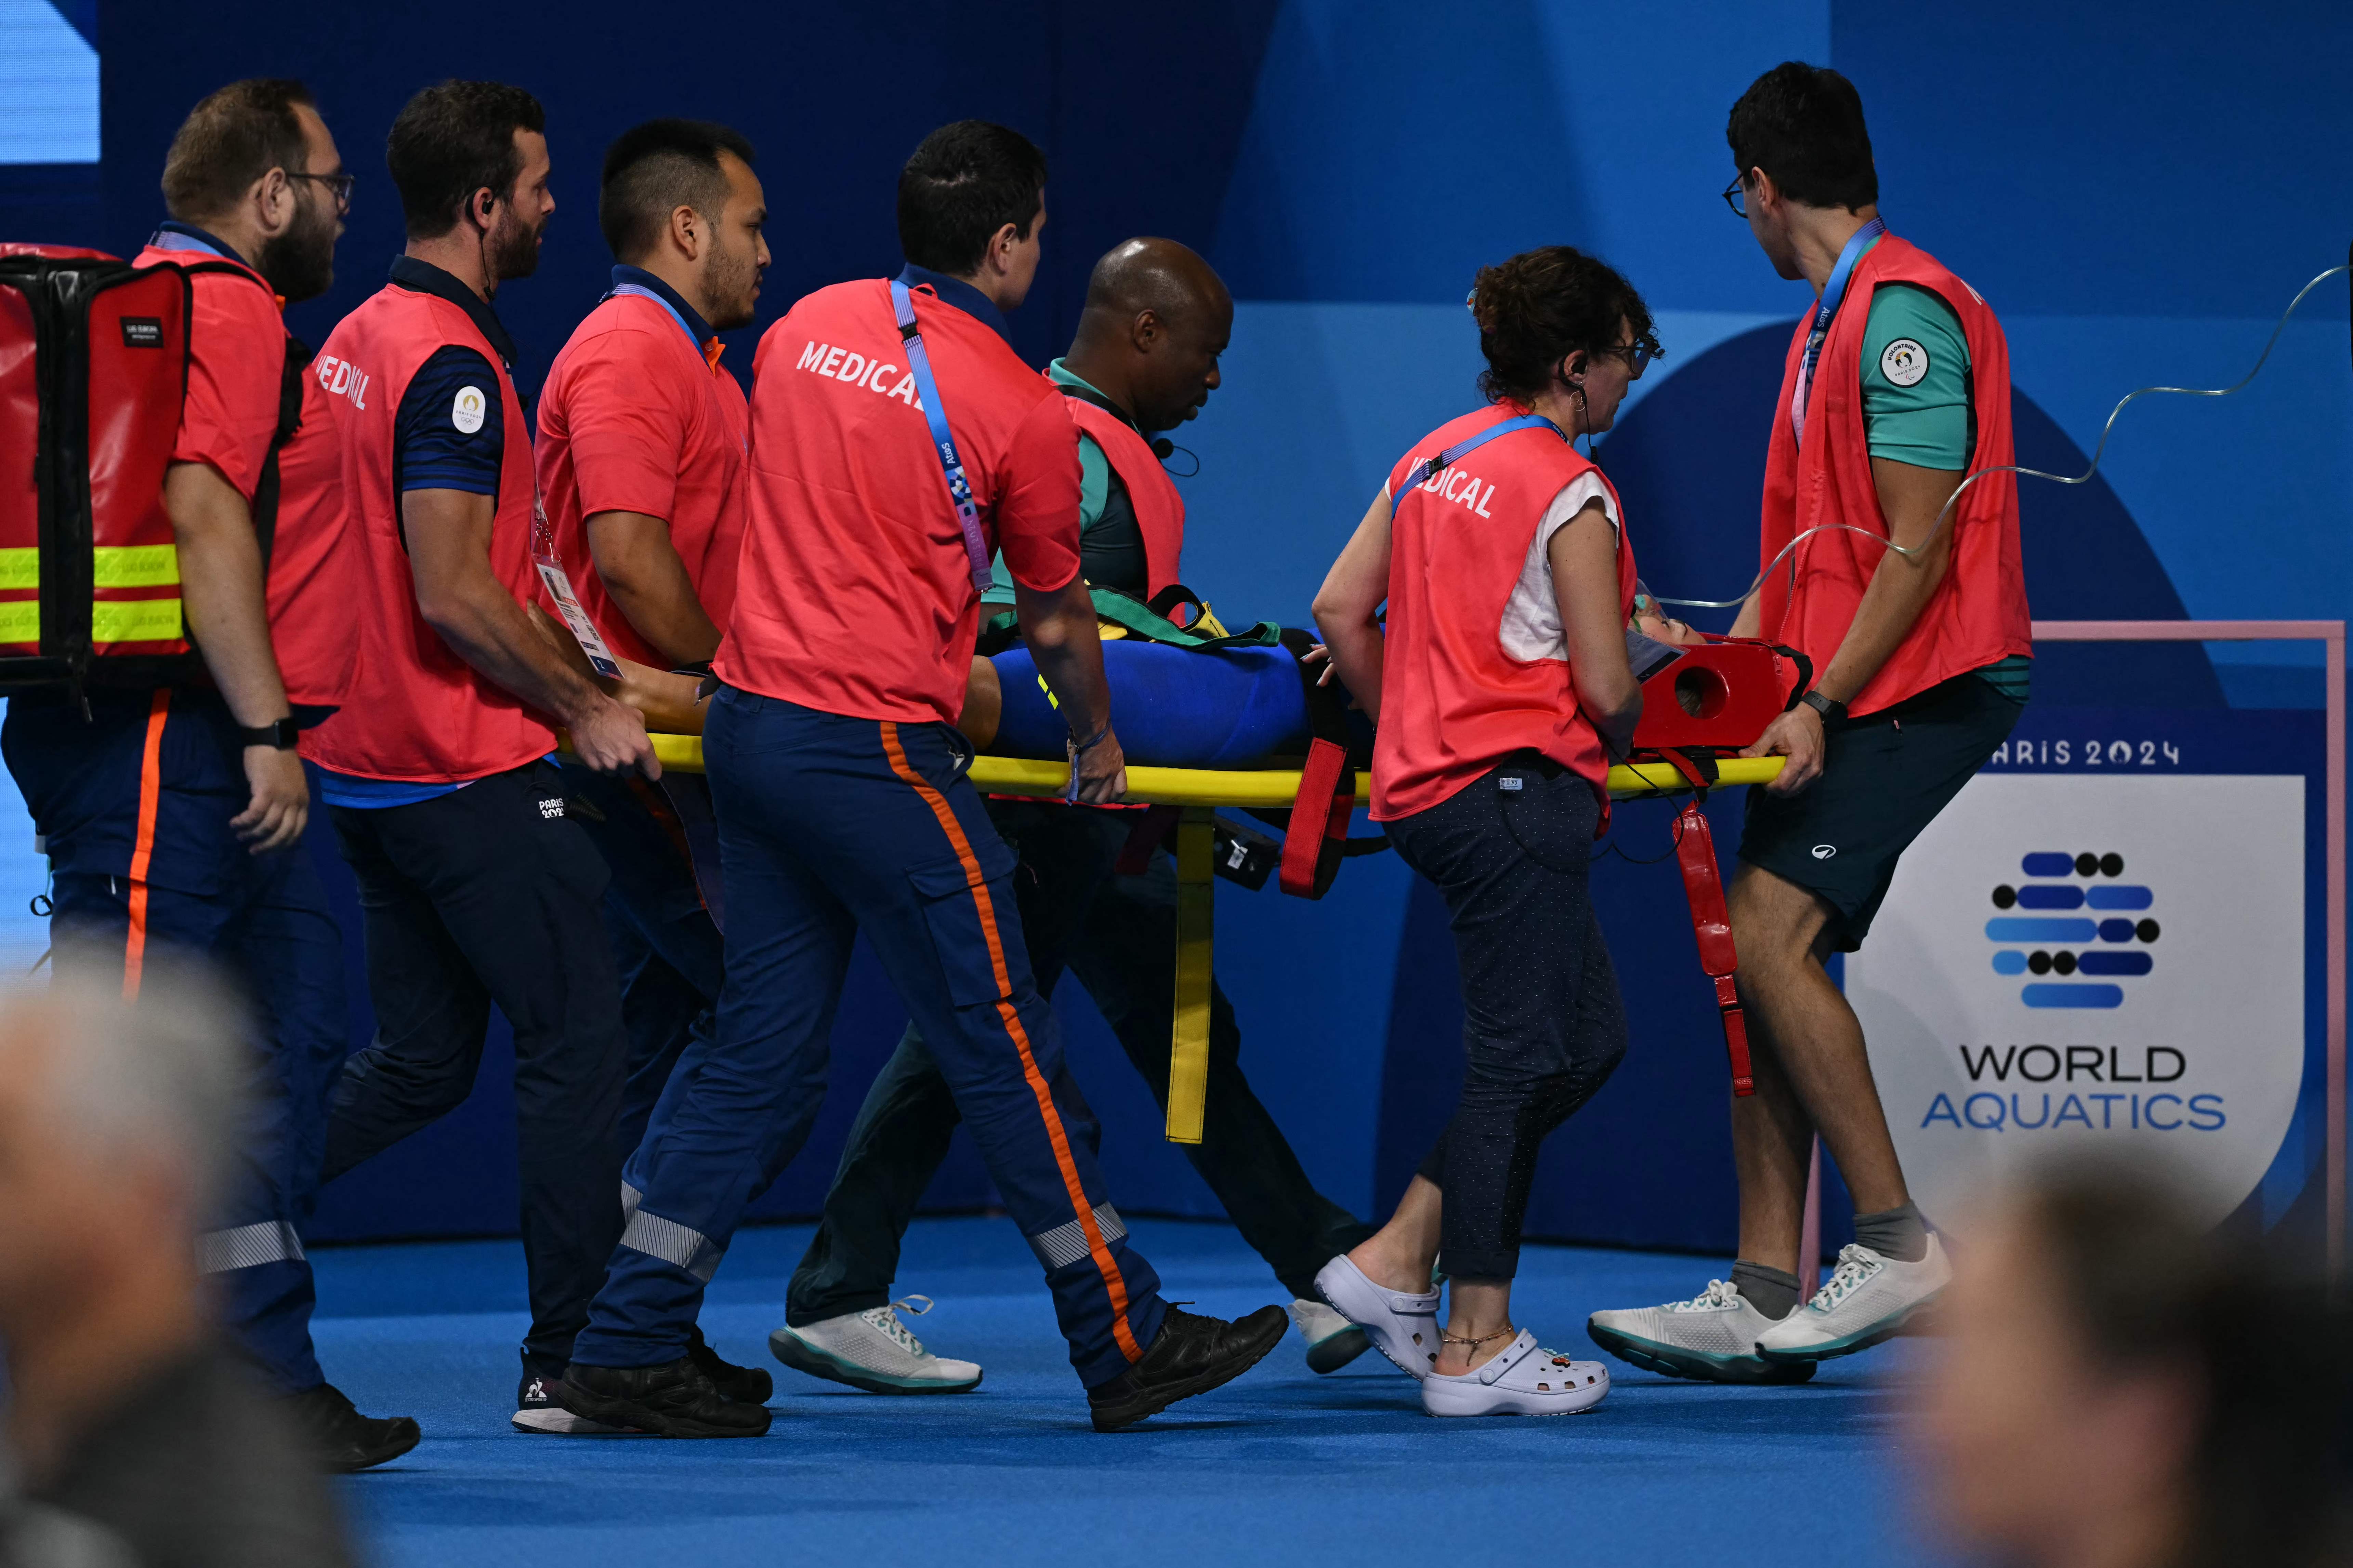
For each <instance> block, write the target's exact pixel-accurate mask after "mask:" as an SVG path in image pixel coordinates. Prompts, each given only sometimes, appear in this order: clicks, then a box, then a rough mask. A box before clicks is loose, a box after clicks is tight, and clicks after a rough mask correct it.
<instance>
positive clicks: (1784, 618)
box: [1758, 234, 2034, 714]
mask: <svg viewBox="0 0 2353 1568" xmlns="http://www.w3.org/2000/svg"><path fill="white" fill-rule="evenodd" d="M1883 283H1910V284H1914V285H1915V286H1917V287H1919V288H1922V289H1927V290H1928V291H1929V292H1930V293H1932V294H1934V295H1936V297H1937V298H1938V299H1940V300H1944V302H1945V303H1946V304H1947V305H1948V306H1950V307H1951V308H1952V311H1953V314H1954V315H1956V316H1957V317H1959V318H1960V322H1961V332H1962V335H1963V336H1964V337H1966V338H1967V339H1968V345H1969V379H1970V393H1969V396H1970V406H1971V407H1972V408H1973V409H1974V410H1975V412H1976V415H1977V447H1976V449H1975V450H1974V451H1972V452H1971V453H1970V454H1969V470H1970V471H1971V472H1972V473H1974V472H1976V471H1978V470H1979V469H1982V468H2001V467H2005V466H2007V465H2009V464H2010V463H2014V462H2016V461H2017V458H2016V457H2015V455H2014V454H2013V451H2012V448H2011V446H2010V345H2009V342H2007V341H2006V340H2005V339H2004V338H2003V336H2002V332H2001V323H2000V321H1996V320H1994V314H1993V310H1992V309H1991V308H1990V307H1989V306H1988V305H1987V304H1986V302H1985V301H1984V300H1982V299H1980V298H1978V292H1977V290H1976V289H1972V288H1970V287H1969V286H1968V284H1966V283H1964V282H1962V281H1961V280H1960V279H1957V278H1956V277H1954V276H1953V275H1952V274H1951V273H1949V272H1947V271H1946V270H1945V268H1943V267H1941V266H1939V265H1938V264H1937V262H1936V258H1934V257H1932V256H1930V255H1929V254H1928V253H1927V252H1926V251H1924V250H1922V249H1920V248H1919V247H1917V246H1915V245H1912V244H1910V243H1909V242H1907V241H1905V240H1902V239H1898V238H1897V237H1895V236H1894V235H1892V234H1891V235H1889V236H1888V237H1886V238H1884V239H1883V240H1881V241H1880V242H1879V243H1878V244H1877V245H1875V246H1873V247H1872V248H1871V249H1870V250H1869V251H1868V252H1866V253H1865V254H1864V255H1863V257H1862V259H1860V260H1858V261H1857V262H1856V263H1855V265H1854V271H1853V273H1852V276H1851V277H1850V278H1849V279H1848V280H1847V290H1846V297H1845V299H1844V300H1842V301H1841V303H1840V305H1839V310H1838V314H1837V315H1835V316H1833V317H1831V325H1830V331H1829V332H1828V333H1827V334H1826V335H1825V336H1824V337H1823V340H1822V346H1821V350H1820V362H1819V363H1817V364H1816V366H1815V369H1814V377H1813V391H1812V394H1811V395H1810V398H1809V401H1808V406H1807V410H1806V439H1805V444H1804V445H1803V446H1802V447H1800V446H1799V444H1798V441H1797V438H1796V436H1795V434H1794V433H1793V432H1792V430H1791V428H1790V423H1789V401H1790V399H1791V397H1793V396H1794V395H1796V392H1797V384H1798V372H1799V365H1800V363H1802V361H1803V360H1804V357H1805V350H1806V332H1807V327H1808V324H1809V323H1810V321H1811V320H1812V317H1811V315H1810V314H1809V315H1808V317H1807V318H1806V320H1805V321H1799V323H1798V331H1797V333H1796V335H1795V336H1794V337H1792V338H1791V339H1790V341H1789V358H1788V367H1787V368H1786V369H1785V370H1784V371H1783V373H1782V376H1781V398H1780V402H1779V405H1778V407H1777V408H1776V410H1775V412H1774V417H1773V435H1772V442H1771V446H1770V447H1769V448H1768V450H1767V455H1766V459H1765V507H1764V512H1765V519H1764V537H1763V543H1762V549H1761V552H1760V553H1759V556H1758V562H1759V564H1760V565H1763V564H1766V563H1770V562H1771V561H1772V560H1773V558H1774V557H1775V556H1777V555H1778V554H1779V553H1780V552H1781V551H1782V549H1783V547H1785V546H1786V545H1788V542H1789V541H1791V540H1792V539H1795V538H1797V537H1798V535H1799V534H1800V533H1802V532H1804V531H1806V530H1807V529H1810V528H1814V527H1818V526H1820V525H1821V524H1824V523H1845V524H1848V525H1850V526H1851V527H1853V528H1859V529H1862V530H1863V531H1866V532H1869V533H1873V534H1877V535H1878V536H1880V537H1881V538H1885V537H1886V535H1887V520H1886V519H1885V518H1884V517H1883V516H1882V515H1881V514H1880V510H1879V488H1878V486H1877V484H1876V483H1875V482H1874V481H1873V479H1872V475H1871V448H1870V444H1869V441H1868V439H1867V438H1866V437H1865V435H1864V432H1863V423H1862V339H1863V328H1864V325H1865V323H1866V322H1867V321H1869V319H1870V316H1871V298H1872V295H1873V293H1874V292H1876V291H1877V289H1878V288H1879V286H1880V285H1881V284H1883ZM1945 526H1946V527H1947V528H1949V529H1951V530H1952V531H1953V542H1952V552H1953V554H1952V564H1951V566H1950V568H1949V569H1948V570H1947V572H1946V574H1945V580H1944V582H1942V583H1941V584H1938V585H1937V588H1936V593H1935V594H1934V595H1931V596H1930V597H1929V600H1928V602H1927V604H1926V605H1923V606H1922V607H1921V611H1920V618H1919V619H1918V620H1917V621H1915V623H1913V626H1912V631H1911V634H1910V635H1909V636H1907V637H1905V639H1904V641H1903V642H1901V643H1900V644H1898V645H1897V646H1896V649H1895V651H1894V654H1892V655H1890V656H1889V658H1888V660H1887V662H1886V663H1885V664H1883V665H1882V666H1881V667H1880V669H1879V673H1878V674H1877V675H1875V676H1873V677H1872V679H1871V682H1870V684H1869V685H1867V686H1865V687H1864V688H1863V689H1862V690H1861V691H1860V692H1857V693H1856V694H1855V697H1854V700H1853V701H1852V702H1851V703H1849V704H1848V707H1849V709H1850V710H1852V712H1854V713H1857V714H1863V713H1872V712H1876V711H1878V710H1880V709H1883V708H1890V707H1893V706H1894V705H1895V704H1896V703H1898V702H1901V701H1903V700H1905V699H1906V698H1908V697H1915V696H1917V695H1918V694H1919V693H1921V692H1923V691H1926V689H1928V688H1930V687H1932V686H1935V685H1936V684H1937V683H1938V682H1940V681H1945V680H1949V679H1952V678H1953V677H1954V676H1957V675H1965V674H1967V673H1968V672H1969V671H1970V670H1973V669H1983V668H1985V667H1986V666H1988V665H1989V664H1994V663H1998V662H1999V661H2000V660H2001V659H2004V658H2009V657H2010V655H2011V654H2031V653H2032V652H2033V651H2034V644H2033V638H2032V634H2031V626H2030V622H2031V617H2030V616H2029V615H2028V613H2027V607H2026V573H2025V567H2024V565H2023V563H2022V562H2021V559H2020V555H2019V542H2018V477H2017V476H2016V475H2014V474H1995V475H1992V476H1990V477H1989V478H1987V479H1980V480H1978V482H1977V483H1975V484H1973V485H1971V486H1970V487H1969V488H1968V490H1967V491H1965V492H1964V493H1963V494H1962V496H1961V500H1960V504H1959V505H1957V506H1956V507H1955V508H1954V509H1953V514H1952V516H1951V517H1949V518H1948V519H1947V520H1946V522H1945ZM1886 553H1887V552H1886V548H1885V547H1884V546H1883V545H1880V544H1874V543H1873V542H1871V541H1870V540H1868V539H1865V538H1862V537H1861V536H1860V535H1857V534H1854V533H1850V532H1847V531H1845V530H1844V529H1835V528H1833V529H1826V530H1825V531H1822V532H1820V533H1817V534H1815V535H1814V536H1813V537H1812V538H1810V539H1809V540H1807V541H1806V542H1804V543H1802V544H1800V545H1799V546H1798V548H1797V549H1796V551H1795V552H1792V554H1791V557H1790V559H1789V560H1788V561H1785V562H1783V563H1781V565H1780V568H1779V569H1778V571H1774V572H1772V573H1770V574H1768V575H1767V580H1766V583H1765V585H1764V592H1763V594H1762V595H1761V596H1760V599H1759V604H1758V607H1759V610H1760V611H1761V613H1762V616H1763V619H1762V620H1761V622H1760V623H1759V632H1758V635H1759V636H1761V637H1765V638H1766V639H1767V641H1771V642H1778V643H1786V644H1788V646H1790V647H1795V648H1796V649H1798V650H1799V652H1800V653H1803V654H1804V655H1805V656H1806V657H1807V658H1810V659H1812V660H1813V663H1814V668H1815V669H1816V670H1817V671H1820V670H1824V669H1827V668H1830V662H1831V658H1832V656H1834V655H1835V654H1836V653H1837V652H1838V649H1839V645H1840V644H1841V642H1843V641H1844V640H1845V639H1846V634H1847V629H1848V627H1849V626H1852V624H1853V622H1854V612H1855V610H1856V607H1857V606H1859V605H1861V604H1862V591H1863V589H1864V588H1865V587H1866V586H1867V585H1869V584H1870V582H1871V575H1872V574H1873V572H1876V571H1877V570H1878V569H1879V563H1880V562H1881V561H1882V560H1883V559H1884V558H1885V556H1886ZM1793 567H1794V576H1795V582H1794V583H1793V582H1792V580H1791V579H1792V568H1793Z"/></svg>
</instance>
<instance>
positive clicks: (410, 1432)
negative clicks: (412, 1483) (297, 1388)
mask: <svg viewBox="0 0 2353 1568" xmlns="http://www.w3.org/2000/svg"><path fill="white" fill-rule="evenodd" d="M281 1405H282V1407H283V1408H284V1409H285V1411H286V1413H287V1414H288V1415H291V1416H292V1417H293V1418H294V1425H295V1426H296V1427H297V1428H298V1429H299V1430H300V1432H301V1437H302V1445H303V1447H306V1448H308V1449H309V1450H310V1451H311V1457H312V1458H316V1459H317V1460H318V1461H319V1463H320V1464H321V1465H322V1466H324V1467H325V1468H328V1469H330V1470H332V1471H333V1472H334V1473H336V1474H337V1475H344V1476H347V1475H350V1474H352V1473H353V1471H355V1470H365V1469H372V1468H375V1466H377V1465H382V1464H387V1463H389V1462H390V1461H392V1460H394V1459H397V1458H400V1457H401V1456H402V1455H403V1454H406V1452H408V1450H409V1449H411V1448H414V1447H417V1437H418V1436H419V1433H418V1432H417V1423H416V1422H415V1421H414V1420H412V1419H410V1418H409V1417H408V1416H406V1415H385V1416H373V1415H361V1414H360V1413H359V1412H358V1411H357V1410H355V1409H353V1406H352V1402H351V1401H350V1400H349V1399H346V1398H344V1397H343V1390H342V1389H340V1388H337V1387H336V1386H335V1385H334V1384H332V1383H322V1384H319V1386H318V1387H316V1388H306V1389H304V1390H302V1392H301V1393H300V1394H288V1395H286V1396H285V1398H284V1399H283V1400H282V1401H281Z"/></svg>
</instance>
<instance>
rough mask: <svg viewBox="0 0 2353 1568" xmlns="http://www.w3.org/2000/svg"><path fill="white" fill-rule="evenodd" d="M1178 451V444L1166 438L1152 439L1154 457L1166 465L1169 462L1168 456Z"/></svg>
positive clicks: (1156, 437) (1157, 437)
mask: <svg viewBox="0 0 2353 1568" xmlns="http://www.w3.org/2000/svg"><path fill="white" fill-rule="evenodd" d="M1175 450H1176V442H1174V441H1171V440H1170V439H1169V438H1168V437H1166V436H1155V437H1153V438H1152V455H1153V456H1154V457H1155V458H1159V459H1160V460H1161V461H1162V462H1164V463H1165V462H1166V461H1167V460H1168V455H1169V454H1170V453H1171V452H1174V451H1175Z"/></svg>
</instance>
